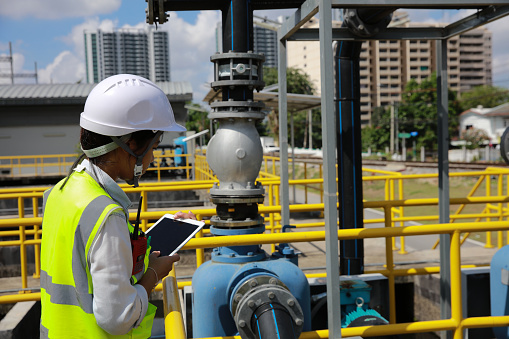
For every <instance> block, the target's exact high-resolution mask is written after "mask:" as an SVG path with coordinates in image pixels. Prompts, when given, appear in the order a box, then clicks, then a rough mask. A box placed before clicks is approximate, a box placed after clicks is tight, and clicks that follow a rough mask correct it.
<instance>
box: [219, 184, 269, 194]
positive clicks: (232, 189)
mask: <svg viewBox="0 0 509 339" xmlns="http://www.w3.org/2000/svg"><path fill="white" fill-rule="evenodd" d="M224 186H227V188H221V187H213V188H211V189H210V195H211V196H232V195H235V196H238V197H241V196H248V197H252V196H255V195H263V194H265V190H264V188H263V187H262V188H242V187H238V188H237V187H235V186H233V187H230V186H228V185H224Z"/></svg>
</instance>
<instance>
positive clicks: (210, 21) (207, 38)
mask: <svg viewBox="0 0 509 339" xmlns="http://www.w3.org/2000/svg"><path fill="white" fill-rule="evenodd" d="M220 20H221V16H220V12H214V11H202V12H201V13H199V14H198V16H197V18H196V21H195V22H192V23H188V22H186V21H184V20H183V19H182V18H181V17H179V15H178V13H176V12H172V13H171V14H170V19H169V22H168V23H165V24H164V25H159V26H158V29H160V30H166V31H169V32H170V60H171V61H170V63H171V64H170V67H171V77H172V80H173V81H188V82H190V83H191V85H192V87H193V91H194V95H193V98H194V101H197V102H201V100H202V99H203V98H204V97H205V95H206V93H207V92H208V90H209V88H210V82H212V81H213V69H214V66H213V63H212V62H210V56H211V55H212V54H214V53H215V51H216V49H215V44H216V40H215V39H216V38H215V29H214V28H215V27H216V23H217V22H218V21H220ZM133 27H134V28H146V27H147V25H146V24H145V23H143V22H141V23H139V24H137V25H135V26H130V25H124V26H122V28H133ZM211 27H212V29H211ZM97 28H100V29H101V30H104V31H111V30H113V29H114V28H118V27H117V22H116V21H112V20H102V21H100V20H99V19H98V18H91V19H88V20H86V21H85V22H83V23H81V24H79V25H76V26H74V27H73V28H72V30H71V32H70V33H69V34H68V35H66V36H63V37H61V38H60V39H61V40H62V41H64V42H66V43H67V44H68V45H69V49H68V50H66V51H63V52H61V53H59V54H58V56H57V57H56V58H55V59H54V61H53V62H52V63H51V64H49V65H48V66H46V67H45V68H44V69H40V70H39V83H50V82H53V83H73V82H76V81H79V80H84V77H85V62H84V60H85V56H84V42H83V30H84V29H91V30H92V29H97ZM206 86H207V87H206Z"/></svg>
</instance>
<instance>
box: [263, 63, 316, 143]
mask: <svg viewBox="0 0 509 339" xmlns="http://www.w3.org/2000/svg"><path fill="white" fill-rule="evenodd" d="M263 74H264V76H263V80H264V81H265V86H270V85H274V84H277V83H278V71H277V69H276V68H271V67H264V69H263ZM286 86H287V92H288V93H294V94H313V93H314V91H315V89H314V86H313V83H312V82H311V80H310V79H309V76H308V75H307V74H306V73H304V72H303V71H302V70H300V69H297V68H293V67H290V68H287V70H286ZM319 117H320V110H318V109H314V110H313V112H312V118H311V121H309V119H308V114H307V112H306V111H301V112H294V116H293V121H294V140H295V146H296V147H307V146H308V145H307V143H308V138H309V137H308V129H309V124H310V123H311V124H312V127H313V128H312V130H313V136H312V138H313V139H312V141H313V147H315V148H316V147H321V143H322V136H321V133H320V131H321V126H320V118H319ZM264 124H265V127H266V131H267V134H268V135H270V136H271V137H273V138H274V139H275V140H278V138H279V117H278V115H277V114H276V112H275V111H271V112H270V113H269V114H268V115H267V121H266V122H265V123H264ZM288 124H289V125H288V131H289V133H290V116H289V117H288ZM315 126H316V127H315ZM288 138H289V139H290V136H288Z"/></svg>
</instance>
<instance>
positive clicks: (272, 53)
mask: <svg viewBox="0 0 509 339" xmlns="http://www.w3.org/2000/svg"><path fill="white" fill-rule="evenodd" d="M222 46H223V37H222V30H221V23H220V22H219V23H218V24H217V26H216V52H222V50H223V47H222ZM253 52H254V53H263V54H264V55H265V62H264V63H263V66H264V67H274V68H277V63H278V58H277V32H276V31H275V30H273V29H269V28H265V27H260V26H256V24H255V25H254V27H253Z"/></svg>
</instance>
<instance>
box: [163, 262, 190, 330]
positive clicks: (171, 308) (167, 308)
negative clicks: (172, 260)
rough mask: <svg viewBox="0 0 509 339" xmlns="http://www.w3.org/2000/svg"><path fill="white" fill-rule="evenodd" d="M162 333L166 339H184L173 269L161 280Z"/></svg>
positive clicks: (182, 319)
mask: <svg viewBox="0 0 509 339" xmlns="http://www.w3.org/2000/svg"><path fill="white" fill-rule="evenodd" d="M163 305H164V331H165V335H166V338H167V339H170V338H171V339H185V338H186V329H185V326H184V318H183V316H182V306H181V305H180V298H179V290H178V287H177V278H176V276H175V267H174V268H173V269H172V270H171V271H170V274H169V275H168V276H166V278H164V279H163Z"/></svg>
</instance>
